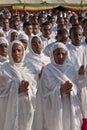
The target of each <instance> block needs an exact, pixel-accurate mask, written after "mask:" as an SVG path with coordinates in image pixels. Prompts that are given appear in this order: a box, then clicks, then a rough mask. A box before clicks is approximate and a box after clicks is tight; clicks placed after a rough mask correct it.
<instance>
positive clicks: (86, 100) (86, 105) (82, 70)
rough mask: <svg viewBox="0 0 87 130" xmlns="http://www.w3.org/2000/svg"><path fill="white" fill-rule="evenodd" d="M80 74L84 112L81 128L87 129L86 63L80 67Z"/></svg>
mask: <svg viewBox="0 0 87 130" xmlns="http://www.w3.org/2000/svg"><path fill="white" fill-rule="evenodd" d="M85 63H86V62H85ZM78 74H79V77H78V79H79V87H80V89H81V90H80V91H81V105H82V114H83V123H82V128H81V130H87V64H84V65H82V66H81V67H80V69H79V72H78Z"/></svg>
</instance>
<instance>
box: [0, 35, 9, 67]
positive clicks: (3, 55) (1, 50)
mask: <svg viewBox="0 0 87 130" xmlns="http://www.w3.org/2000/svg"><path fill="white" fill-rule="evenodd" d="M8 60H9V58H8V41H7V40H6V38H5V37H0V66H1V65H3V64H4V63H5V62H6V61H8Z"/></svg>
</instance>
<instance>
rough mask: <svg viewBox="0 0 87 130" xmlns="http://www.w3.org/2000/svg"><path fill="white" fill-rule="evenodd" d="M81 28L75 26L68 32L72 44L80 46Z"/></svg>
mask: <svg viewBox="0 0 87 130" xmlns="http://www.w3.org/2000/svg"><path fill="white" fill-rule="evenodd" d="M82 36H83V33H82V29H81V28H76V29H73V30H72V31H71V33H70V39H71V41H72V44H73V45H74V46H80V45H81V40H82Z"/></svg>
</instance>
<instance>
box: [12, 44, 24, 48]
mask: <svg viewBox="0 0 87 130" xmlns="http://www.w3.org/2000/svg"><path fill="white" fill-rule="evenodd" d="M18 48H20V49H22V48H23V47H22V46H21V45H20V44H18V43H15V44H14V45H13V46H12V49H18Z"/></svg>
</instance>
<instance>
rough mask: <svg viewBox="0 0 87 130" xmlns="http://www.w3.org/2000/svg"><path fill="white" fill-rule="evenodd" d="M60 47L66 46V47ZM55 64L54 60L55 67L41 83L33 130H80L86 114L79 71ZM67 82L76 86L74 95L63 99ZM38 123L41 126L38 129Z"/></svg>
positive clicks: (71, 94)
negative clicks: (83, 115)
mask: <svg viewBox="0 0 87 130" xmlns="http://www.w3.org/2000/svg"><path fill="white" fill-rule="evenodd" d="M57 44H58V43H56V44H55V45H54V46H53V48H52V50H51V51H52V52H51V53H53V51H54V50H55V48H56V46H57ZM59 44H61V45H62V43H59ZM57 47H58V46H57ZM62 48H63V46H62ZM64 49H65V47H64ZM52 60H53V58H52V59H51V64H48V65H47V66H46V67H45V68H44V70H43V73H42V77H41V80H40V86H39V89H38V93H37V107H36V112H35V118H34V121H35V122H34V125H33V127H34V128H33V130H34V129H35V128H36V129H37V130H80V129H81V124H82V111H81V108H80V100H79V98H78V95H77V93H78V91H77V90H78V89H77V80H76V79H77V75H76V73H75V70H74V68H73V66H71V65H70V64H68V63H67V62H64V64H62V65H57V64H54V60H53V61H52ZM66 61H67V60H66ZM67 80H69V81H70V82H71V83H72V84H73V87H72V90H71V92H70V94H62V95H61V93H60V88H61V85H62V84H64V83H65V82H66V81H67ZM38 123H39V124H40V125H37V124H38Z"/></svg>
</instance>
